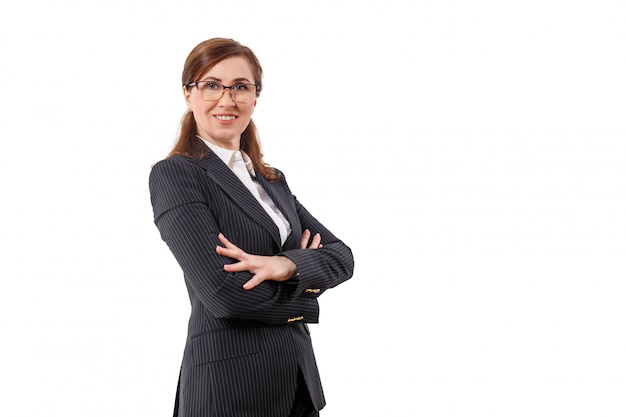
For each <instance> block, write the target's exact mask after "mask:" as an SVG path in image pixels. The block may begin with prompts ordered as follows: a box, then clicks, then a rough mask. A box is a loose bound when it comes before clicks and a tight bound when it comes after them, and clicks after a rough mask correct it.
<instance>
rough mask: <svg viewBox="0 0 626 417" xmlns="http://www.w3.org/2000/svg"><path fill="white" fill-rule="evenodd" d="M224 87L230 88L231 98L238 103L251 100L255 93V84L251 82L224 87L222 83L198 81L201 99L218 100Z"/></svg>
mask: <svg viewBox="0 0 626 417" xmlns="http://www.w3.org/2000/svg"><path fill="white" fill-rule="evenodd" d="M225 89H228V90H230V95H231V97H232V98H233V100H235V101H237V102H240V103H248V102H250V101H253V100H254V96H255V93H256V86H255V85H251V84H235V85H233V86H230V87H224V86H223V85H222V84H219V83H216V82H213V81H205V82H201V83H198V90H200V92H201V93H202V99H203V100H206V101H216V100H219V99H220V98H221V97H222V95H223V94H224V90H225Z"/></svg>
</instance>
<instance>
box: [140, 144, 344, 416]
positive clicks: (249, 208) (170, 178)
mask: <svg viewBox="0 0 626 417" xmlns="http://www.w3.org/2000/svg"><path fill="white" fill-rule="evenodd" d="M202 146H204V144H202ZM205 151H206V156H205V157H204V158H203V159H200V160H191V159H187V158H184V157H181V156H174V157H171V158H168V159H166V160H163V161H160V162H158V163H157V164H156V165H155V166H154V167H153V169H152V171H151V173H150V181H149V182H150V196H151V202H152V206H153V210H154V221H155V224H156V225H157V227H158V229H159V231H160V233H161V237H162V238H163V240H164V241H165V242H166V243H167V245H168V246H169V248H170V250H171V251H172V253H173V254H174V257H175V258H176V260H177V261H178V263H179V265H180V266H181V268H182V270H183V273H184V277H185V283H186V286H187V290H188V292H189V297H190V300H191V307H192V309H191V317H190V319H189V328H188V336H187V343H186V346H185V352H184V356H183V363H182V368H181V376H180V379H179V395H178V397H177V401H176V402H177V406H176V408H177V410H176V412H177V413H178V414H177V415H178V416H179V417H212V416H215V417H286V416H287V415H288V413H289V410H290V407H291V403H292V401H293V398H294V395H295V389H296V379H297V374H298V369H301V370H302V373H303V375H304V379H305V381H306V384H307V387H308V389H309V393H310V395H311V399H312V401H313V404H314V405H315V407H316V408H317V409H318V410H319V409H321V408H322V407H323V406H324V404H325V400H324V394H323V392H322V386H321V383H320V378H319V374H318V370H317V365H316V363H315V357H314V355H313V349H312V345H311V338H310V336H309V331H308V328H307V325H306V323H316V322H317V321H318V312H319V310H318V303H317V297H319V296H320V295H321V294H322V293H323V292H324V291H325V290H326V289H328V288H331V287H334V286H336V285H338V284H340V283H341V282H343V281H345V280H347V279H349V278H350V277H351V276H352V272H353V267H354V263H353V258H352V253H351V251H350V249H349V248H348V247H347V246H346V245H345V244H344V243H343V242H341V241H340V240H339V239H338V238H337V237H335V236H334V235H333V234H332V233H331V232H330V231H329V230H327V229H326V228H325V227H324V226H323V225H322V224H321V223H320V222H318V221H317V220H316V219H315V218H314V217H313V216H312V215H311V214H309V212H308V211H307V210H306V209H305V208H304V207H303V206H302V205H300V204H299V202H298V200H297V199H296V198H295V197H294V196H293V195H292V194H291V191H290V190H289V187H288V186H287V183H286V181H285V179H284V176H281V179H280V180H278V181H276V182H274V183H270V182H268V181H266V180H265V179H264V178H263V177H262V176H261V175H257V176H256V178H255V180H256V181H258V182H259V183H260V184H261V185H262V186H263V188H265V190H266V191H267V193H268V195H269V196H270V197H271V198H272V200H273V201H274V203H275V204H276V205H277V206H278V208H279V209H280V210H281V211H282V213H283V214H284V215H285V217H286V218H287V219H288V220H289V223H290V224H291V228H292V232H291V234H290V236H289V237H288V239H287V241H286V242H285V244H284V245H282V246H281V243H280V234H279V231H278V228H277V227H276V225H275V224H274V222H273V221H272V220H271V218H270V217H269V216H268V215H267V213H266V212H265V211H264V210H263V208H262V207H261V205H260V204H259V203H258V201H257V200H256V199H255V198H254V197H253V196H252V194H251V193H250V192H249V191H248V189H247V188H245V186H244V185H243V184H242V183H241V181H239V179H238V178H237V177H236V176H235V174H233V172H232V171H231V170H230V169H229V168H228V167H227V166H226V164H224V163H223V162H222V160H221V159H219V157H217V155H215V154H214V153H212V152H211V151H210V150H209V149H208V148H206V149H205ZM304 229H309V230H311V232H312V233H318V232H319V233H320V234H321V235H322V243H323V247H322V248H320V249H317V250H310V249H299V242H300V238H301V234H302V230H304ZM219 232H222V233H223V234H224V235H225V236H226V237H227V238H228V239H229V240H230V241H231V242H233V243H234V244H236V245H237V246H239V247H240V248H241V249H243V250H245V251H246V252H248V253H252V254H257V255H276V254H282V255H284V256H287V257H289V258H290V259H292V260H293V261H294V262H295V264H296V265H297V267H298V275H297V277H294V278H292V279H290V280H289V281H287V282H281V283H279V282H275V281H265V282H263V283H262V284H260V285H259V286H257V287H255V288H254V289H252V290H249V291H246V290H244V289H243V288H242V285H243V284H244V283H245V282H246V281H247V280H248V279H250V278H251V276H252V274H251V273H249V272H241V273H226V272H225V271H224V270H223V265H224V264H225V263H229V262H233V261H234V260H229V259H227V258H224V257H221V256H219V255H217V253H216V252H215V247H216V246H217V245H219V244H220V243H219V241H218V239H217V235H218V233H219ZM176 412H175V415H176Z"/></svg>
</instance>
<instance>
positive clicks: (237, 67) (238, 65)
mask: <svg viewBox="0 0 626 417" xmlns="http://www.w3.org/2000/svg"><path fill="white" fill-rule="evenodd" d="M200 79H201V80H206V79H215V80H217V81H223V82H226V83H228V82H229V81H234V80H237V81H239V80H248V81H250V82H251V83H253V82H254V74H253V73H252V66H251V65H250V63H249V62H248V60H247V59H246V58H244V57H243V56H233V57H230V58H226V59H223V60H221V61H220V62H218V63H217V64H215V65H214V66H213V67H211V69H209V70H208V71H206V72H205V73H204V74H202V77H200Z"/></svg>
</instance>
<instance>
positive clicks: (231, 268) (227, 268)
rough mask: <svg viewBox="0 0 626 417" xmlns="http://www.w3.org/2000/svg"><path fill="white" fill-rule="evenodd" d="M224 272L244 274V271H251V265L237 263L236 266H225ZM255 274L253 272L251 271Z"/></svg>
mask: <svg viewBox="0 0 626 417" xmlns="http://www.w3.org/2000/svg"><path fill="white" fill-rule="evenodd" d="M224 271H226V272H242V271H250V265H248V263H247V262H245V261H243V262H236V263H234V264H225V265H224ZM250 272H253V271H250Z"/></svg>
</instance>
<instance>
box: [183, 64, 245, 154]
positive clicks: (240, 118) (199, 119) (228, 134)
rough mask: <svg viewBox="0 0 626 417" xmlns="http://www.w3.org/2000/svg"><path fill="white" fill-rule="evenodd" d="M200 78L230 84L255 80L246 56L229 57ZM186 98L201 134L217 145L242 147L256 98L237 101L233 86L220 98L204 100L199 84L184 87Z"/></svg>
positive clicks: (231, 147) (229, 147)
mask: <svg viewBox="0 0 626 417" xmlns="http://www.w3.org/2000/svg"><path fill="white" fill-rule="evenodd" d="M200 80H212V81H216V82H218V83H220V84H222V85H226V86H230V85H233V84H237V83H248V84H256V82H255V81H256V80H255V79H254V76H253V74H252V69H251V66H250V63H249V62H248V60H247V59H246V58H244V57H243V56H234V57H230V58H226V59H224V60H222V61H220V62H218V63H217V64H215V65H214V66H213V67H212V68H211V69H210V70H208V71H207V72H205V73H204V74H203V75H202V77H200ZM183 94H184V95H185V102H186V103H187V107H188V108H189V110H190V111H191V112H192V113H193V117H194V119H195V121H196V126H197V127H198V135H199V136H200V137H202V138H203V139H205V140H208V141H209V142H211V143H213V144H214V145H216V146H219V147H221V148H226V149H232V150H237V149H239V141H240V138H241V133H242V132H243V131H244V130H245V129H246V127H247V126H248V123H250V119H251V117H252V112H253V111H254V107H255V106H256V98H255V99H254V100H251V101H250V102H247V103H240V102H237V101H234V100H233V98H232V95H231V94H230V90H229V89H226V90H224V94H223V95H222V97H221V98H220V99H219V100H216V101H205V100H204V99H203V98H202V94H201V92H200V91H199V90H198V88H197V87H195V86H194V87H192V88H186V87H183Z"/></svg>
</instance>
